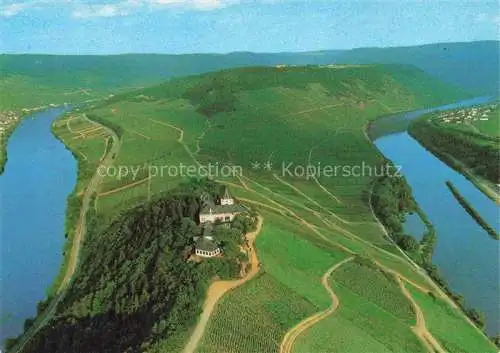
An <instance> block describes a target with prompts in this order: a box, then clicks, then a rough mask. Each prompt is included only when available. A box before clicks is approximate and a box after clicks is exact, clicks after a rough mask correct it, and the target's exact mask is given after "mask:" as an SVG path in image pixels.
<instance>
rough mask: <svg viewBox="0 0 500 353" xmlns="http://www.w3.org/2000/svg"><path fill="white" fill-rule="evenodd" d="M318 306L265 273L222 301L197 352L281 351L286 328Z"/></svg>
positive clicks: (243, 352)
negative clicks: (280, 347)
mask: <svg viewBox="0 0 500 353" xmlns="http://www.w3.org/2000/svg"><path fill="white" fill-rule="evenodd" d="M315 310H316V307H315V306H314V305H313V304H312V303H311V302H309V301H308V300H306V299H305V298H303V297H301V296H300V295H297V294H296V293H294V292H293V291H290V289H289V288H288V287H286V286H285V285H283V284H281V283H280V282H278V281H277V280H276V279H274V278H273V277H272V276H271V275H269V274H267V273H262V274H261V275H260V276H259V277H258V278H256V279H254V280H253V281H251V282H249V283H248V284H246V285H244V286H242V287H241V288H238V289H236V290H235V291H234V292H232V293H230V294H229V295H227V296H225V297H224V298H223V299H222V300H221V301H220V302H219V305H218V307H217V311H216V312H215V313H214V315H213V317H212V319H211V321H210V323H209V325H208V327H207V330H206V332H205V335H204V337H203V339H202V341H201V344H200V346H199V348H198V350H197V352H199V353H218V352H241V353H246V352H248V353H253V352H269V353H271V352H277V351H278V349H279V343H280V341H281V338H282V337H283V335H284V334H285V332H286V331H287V330H288V329H289V328H290V327H292V326H293V325H294V324H296V323H298V322H299V321H300V320H301V319H302V318H304V317H306V316H308V315H311V314H312V313H314V312H315ZM257 318H258V319H257Z"/></svg>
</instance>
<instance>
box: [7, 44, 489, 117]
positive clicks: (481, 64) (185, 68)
mask: <svg viewBox="0 0 500 353" xmlns="http://www.w3.org/2000/svg"><path fill="white" fill-rule="evenodd" d="M498 48H499V42H498V41H484V42H471V43H445V44H429V45H422V46H414V47H397V48H361V49H353V50H327V51H315V52H304V53H274V54H270V53H250V52H237V53H229V54H185V55H168V54H125V55H110V56H92V55H27V54H26V55H8V54H4V55H0V90H1V91H2V94H1V95H0V108H2V107H4V108H19V107H25V106H33V105H42V104H48V103H62V102H64V101H69V102H75V101H81V100H85V99H89V98H98V97H100V96H102V95H103V94H107V93H109V92H111V91H116V90H117V89H120V88H121V89H132V88H139V87H143V86H148V85H152V84H155V83H160V82H162V81H164V80H166V79H169V78H172V77H179V76H187V75H193V74H200V73H205V72H210V71H218V70H222V69H227V68H237V67H244V66H276V65H280V64H286V65H326V64H332V63H337V64H338V63H341V64H365V63H368V64H369V63H381V64H393V63H396V64H411V65H415V66H417V67H418V68H420V69H422V70H424V71H425V72H427V73H429V74H431V75H433V76H435V77H437V78H439V79H441V80H442V81H443V82H445V83H448V84H452V85H455V86H459V87H461V88H463V89H466V90H468V91H470V92H473V93H476V94H498V85H499V78H498V67H499V56H498ZM82 90H85V91H82ZM71 92H73V93H71ZM63 94H64V96H63Z"/></svg>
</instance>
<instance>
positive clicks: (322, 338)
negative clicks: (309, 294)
mask: <svg viewBox="0 0 500 353" xmlns="http://www.w3.org/2000/svg"><path fill="white" fill-rule="evenodd" d="M350 265H351V263H348V264H346V265H345V269H343V268H342V267H341V268H339V270H342V271H343V274H340V273H339V274H337V273H334V274H333V277H332V280H331V283H332V284H331V285H332V288H333V290H334V291H335V293H336V294H337V296H338V297H339V300H340V307H339V309H337V311H336V312H335V313H334V314H333V315H331V316H330V317H328V318H327V319H325V320H324V321H321V322H319V323H318V324H317V325H315V326H313V327H312V328H311V329H310V330H309V331H307V332H306V333H305V334H304V335H303V336H302V337H299V340H298V341H297V342H296V345H295V347H294V348H295V349H294V353H307V352H329V353H330V352H332V353H359V352H366V351H370V352H377V353H378V352H380V353H384V352H398V353H399V352H400V353H403V352H406V353H418V352H422V353H423V352H426V350H425V348H424V347H423V346H422V344H421V343H420V341H419V340H418V339H417V337H416V336H415V335H414V334H413V332H412V331H411V330H410V326H409V325H408V323H405V322H404V321H403V320H400V319H399V318H398V317H396V316H395V314H399V315H402V314H404V313H401V311H400V312H399V313H398V309H396V308H395V307H394V306H393V305H391V304H390V303H388V302H389V301H390V300H391V299H392V297H396V300H398V301H400V299H399V298H398V297H397V296H396V295H391V293H389V294H388V295H387V297H385V299H381V297H380V296H378V295H376V294H375V293H376V291H380V292H381V293H384V292H382V291H383V290H385V289H386V287H387V284H386V283H385V282H384V281H383V280H381V279H380V278H379V279H376V280H373V281H372V277H365V276H366V275H367V274H370V275H371V273H368V272H365V271H359V270H358V269H359V267H360V266H359V265H353V266H354V267H353V266H350ZM338 275H340V276H341V278H342V279H343V281H344V282H346V283H347V284H348V286H344V285H343V284H340V283H339V282H338V281H337V276H338ZM358 276H363V277H358ZM349 277H351V278H349ZM356 282H358V283H357V284H355V283H356ZM363 283H364V285H365V286H367V287H372V288H371V289H368V290H360V287H361V285H362V284H363ZM351 288H353V289H352V290H351ZM396 288H397V287H396ZM355 291H357V292H360V293H361V292H363V293H362V294H358V293H356V292H355ZM384 295H385V293H384ZM381 302H385V304H380V303H381ZM403 304H404V305H405V307H406V306H407V305H408V304H407V303H403ZM388 308H390V309H388ZM406 314H409V313H406Z"/></svg>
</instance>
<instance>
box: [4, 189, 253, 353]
mask: <svg viewBox="0 0 500 353" xmlns="http://www.w3.org/2000/svg"><path fill="white" fill-rule="evenodd" d="M217 189H218V185H217V184H215V183H212V182H207V181H204V182H194V183H190V184H189V185H184V186H182V187H181V188H180V189H178V190H175V191H171V192H169V193H168V194H166V195H163V196H161V197H158V198H157V199H155V200H153V201H151V202H149V203H147V204H144V205H141V206H138V207H136V208H134V209H132V210H129V211H126V212H124V213H123V214H122V215H120V216H119V217H118V218H117V219H115V220H114V221H112V222H111V223H110V224H109V226H108V227H106V228H105V229H103V230H102V231H101V232H99V233H98V234H92V236H91V240H92V241H87V242H86V243H85V247H84V253H83V254H82V257H81V263H80V267H79V270H78V274H77V276H76V278H75V280H74V282H73V284H72V286H71V287H70V288H69V290H68V292H67V294H66V296H65V297H64V299H63V300H62V301H61V303H59V305H58V307H57V314H56V315H55V317H54V318H53V319H52V322H51V323H50V325H46V326H44V327H43V328H42V329H41V330H40V331H39V332H38V333H37V334H36V336H35V337H34V338H33V339H32V340H31V341H30V342H29V343H28V344H27V345H26V347H25V349H24V350H23V351H24V352H37V353H40V352H51V353H58V352H61V353H62V352H65V353H67V352H74V353H77V352H85V353H92V352H100V353H101V352H120V353H123V352H140V351H144V350H146V349H147V348H148V347H149V346H151V345H152V344H154V343H155V342H156V341H158V340H159V339H162V340H164V339H169V338H171V337H175V336H176V335H178V334H179V333H182V332H185V331H186V330H187V329H188V328H189V327H190V326H191V325H193V324H194V323H195V322H196V319H197V317H198V314H199V313H200V312H201V303H202V301H203V299H204V296H205V292H206V288H207V287H208V284H209V282H210V281H211V280H212V279H213V278H216V277H218V278H225V279H228V278H233V277H238V276H239V273H240V263H241V262H242V261H243V260H244V259H245V254H244V253H241V251H239V246H240V245H242V244H243V242H244V236H243V235H244V233H245V232H247V231H249V230H250V229H252V227H253V226H254V223H253V222H254V221H255V219H253V218H252V217H251V216H248V215H245V216H240V217H238V218H236V219H235V221H234V224H233V226H232V227H230V228H228V227H224V226H222V225H221V226H216V227H215V229H214V232H213V236H214V238H215V239H216V240H218V241H220V242H221V243H222V245H223V250H224V256H223V257H220V258H213V259H206V260H203V261H192V259H191V258H190V256H191V254H192V250H193V244H194V243H193V237H195V236H198V235H200V233H201V229H200V227H199V226H198V225H197V224H196V223H195V222H196V220H197V215H198V212H199V208H200V203H199V195H200V193H201V192H203V191H208V192H211V193H213V194H215V193H216V192H217V191H218V190H217ZM90 226H91V229H95V228H92V224H90ZM174 341H175V340H174ZM14 343H15V340H10V341H9V345H10V346H12V345H13V344H14ZM175 348H176V349H174V350H175V351H176V350H178V348H179V347H175Z"/></svg>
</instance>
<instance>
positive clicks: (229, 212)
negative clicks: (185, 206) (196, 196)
mask: <svg viewBox="0 0 500 353" xmlns="http://www.w3.org/2000/svg"><path fill="white" fill-rule="evenodd" d="M201 203H202V205H201V210H200V224H206V223H215V222H217V221H219V222H221V223H227V222H231V221H232V220H233V219H234V217H236V215H237V214H239V213H242V212H244V211H245V208H243V206H241V205H238V204H236V203H235V202H234V198H233V197H232V196H231V194H230V193H229V189H228V188H227V187H224V188H223V190H222V193H221V194H220V195H219V197H218V198H217V200H216V202H214V200H213V198H212V197H211V196H210V195H208V194H204V195H203V196H202V197H201Z"/></svg>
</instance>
